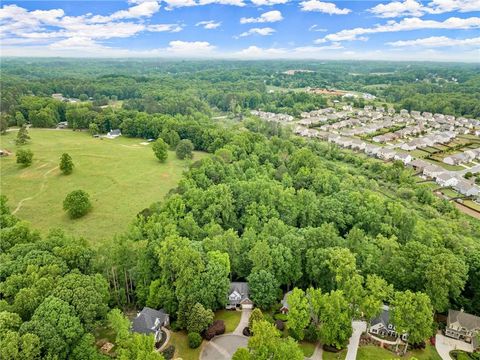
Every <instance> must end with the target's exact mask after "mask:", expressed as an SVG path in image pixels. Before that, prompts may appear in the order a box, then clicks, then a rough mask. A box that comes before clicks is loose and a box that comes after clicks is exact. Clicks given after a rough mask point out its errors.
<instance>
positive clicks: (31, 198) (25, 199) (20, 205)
mask: <svg viewBox="0 0 480 360" xmlns="http://www.w3.org/2000/svg"><path fill="white" fill-rule="evenodd" d="M45 166H47V164H43V165H41V166H39V167H38V169H41V168H44V167H45ZM56 169H58V166H55V167H54V168H52V169H50V170H48V171H47V172H46V173H44V174H43V175H42V177H43V181H42V183H41V184H40V190H38V191H37V193H36V194H35V195H33V196H29V197H26V198H23V199H21V200H20V201H19V202H18V204H17V207H16V208H15V210H13V211H12V215H15V214H16V213H17V211H18V210H20V209H21V208H22V205H23V203H24V202H25V201H28V200H33V199H35V198H36V197H37V196H38V195H40V194H41V193H42V192H43V190H45V186H46V185H47V176H48V174H50V173H51V172H52V171H54V170H56Z"/></svg>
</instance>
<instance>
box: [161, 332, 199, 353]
mask: <svg viewBox="0 0 480 360" xmlns="http://www.w3.org/2000/svg"><path fill="white" fill-rule="evenodd" d="M170 335H171V336H170V342H169V345H173V346H175V358H181V359H182V360H198V359H199V358H200V352H201V350H202V345H200V346H199V347H198V348H196V349H191V348H190V346H188V337H187V333H186V332H185V331H176V332H173V331H172V332H171V333H170Z"/></svg>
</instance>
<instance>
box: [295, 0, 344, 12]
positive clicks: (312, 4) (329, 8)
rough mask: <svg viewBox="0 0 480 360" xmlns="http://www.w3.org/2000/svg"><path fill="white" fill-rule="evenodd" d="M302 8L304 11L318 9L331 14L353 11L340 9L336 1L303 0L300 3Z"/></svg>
mask: <svg viewBox="0 0 480 360" xmlns="http://www.w3.org/2000/svg"><path fill="white" fill-rule="evenodd" d="M300 8H301V10H302V11H317V12H321V13H325V14H330V15H346V14H349V13H350V12H352V10H350V9H347V8H344V9H340V8H339V7H337V5H336V4H334V3H330V2H323V1H319V0H308V1H302V2H301V3H300Z"/></svg>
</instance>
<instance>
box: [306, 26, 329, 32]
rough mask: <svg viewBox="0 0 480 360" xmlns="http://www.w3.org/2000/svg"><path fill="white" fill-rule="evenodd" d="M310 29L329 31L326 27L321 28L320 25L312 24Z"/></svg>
mask: <svg viewBox="0 0 480 360" xmlns="http://www.w3.org/2000/svg"><path fill="white" fill-rule="evenodd" d="M308 31H315V32H325V31H328V30H327V29H324V28H321V27H319V26H318V25H312V26H310V27H309V28H308Z"/></svg>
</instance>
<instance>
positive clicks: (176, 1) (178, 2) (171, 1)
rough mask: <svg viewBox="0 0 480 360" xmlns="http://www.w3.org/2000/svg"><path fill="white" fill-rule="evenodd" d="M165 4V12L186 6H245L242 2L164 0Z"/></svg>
mask: <svg viewBox="0 0 480 360" xmlns="http://www.w3.org/2000/svg"><path fill="white" fill-rule="evenodd" d="M164 1H165V3H166V4H167V7H166V8H165V9H166V10H172V9H174V8H180V7H186V6H201V5H210V4H218V5H232V6H245V2H244V1H243V0H164Z"/></svg>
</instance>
